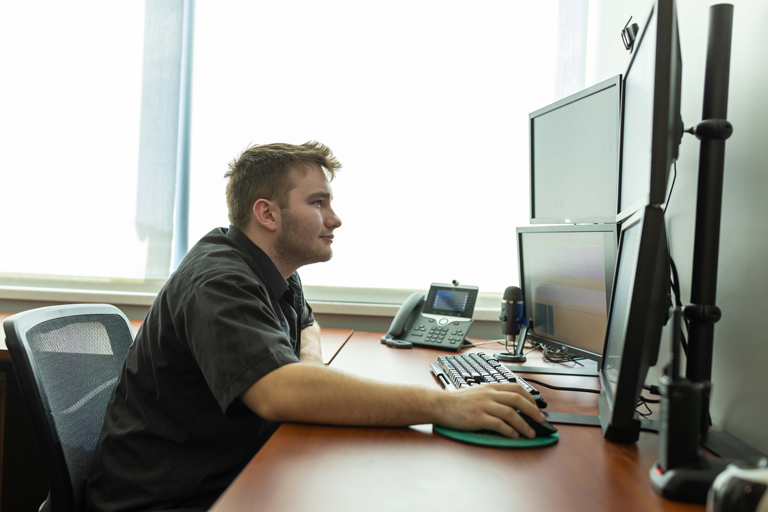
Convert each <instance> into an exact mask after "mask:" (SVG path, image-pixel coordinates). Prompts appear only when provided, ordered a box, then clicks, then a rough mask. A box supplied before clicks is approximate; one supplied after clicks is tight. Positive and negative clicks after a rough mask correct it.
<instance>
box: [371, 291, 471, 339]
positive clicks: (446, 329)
mask: <svg viewBox="0 0 768 512" xmlns="http://www.w3.org/2000/svg"><path fill="white" fill-rule="evenodd" d="M478 291H479V289H478V287H477V286H463V285H459V283H458V282H456V281H454V284H440V283H432V285H431V286H430V287H429V292H428V293H427V295H426V296H425V295H424V294H423V293H413V294H411V296H410V297H408V299H406V301H405V302H404V303H403V305H402V306H401V307H400V310H399V311H398V312H397V314H396V315H395V318H394V319H393V320H392V325H391V326H390V327H389V330H388V331H387V334H385V335H384V336H383V337H382V338H381V342H382V343H385V344H386V345H388V346H391V347H394V348H411V346H413V345H419V346H422V347H430V348H439V349H443V350H458V348H459V347H460V346H461V344H462V342H463V341H464V338H466V336H467V332H469V329H470V327H472V313H473V312H474V311H475V302H476V301H477V293H478Z"/></svg>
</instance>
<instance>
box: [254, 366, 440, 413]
mask: <svg viewBox="0 0 768 512" xmlns="http://www.w3.org/2000/svg"><path fill="white" fill-rule="evenodd" d="M441 394H442V391H438V390H429V389H426V388H418V387H415V386H399V385H393V384H385V383H382V382H377V381H373V380H370V379H363V378H360V377H357V376H353V375H349V374H346V373H343V372H341V371H338V370H334V369H332V368H327V367H318V366H314V365H303V364H291V365H287V366H283V367H282V368H279V369H277V370H275V371H274V372H272V373H270V374H269V375H267V376H265V377H263V378H262V379H261V380H260V381H259V382H257V383H256V384H254V386H253V387H252V388H251V389H249V390H248V391H246V393H245V394H244V395H243V397H242V398H243V401H245V403H246V404H247V405H249V406H250V407H251V408H252V409H254V410H255V411H256V412H257V414H259V415H260V416H262V417H264V418H265V419H270V420H273V421H295V422H304V423H323V424H330V425H360V426H373V425H378V426H406V425H415V424H420V423H431V422H433V421H434V418H435V410H436V408H437V407H438V402H439V395H441Z"/></svg>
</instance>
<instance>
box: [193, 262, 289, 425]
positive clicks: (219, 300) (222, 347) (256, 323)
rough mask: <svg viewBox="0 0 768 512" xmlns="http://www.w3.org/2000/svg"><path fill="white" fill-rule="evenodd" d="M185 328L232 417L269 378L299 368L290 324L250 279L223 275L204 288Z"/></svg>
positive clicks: (216, 394) (196, 295)
mask: <svg viewBox="0 0 768 512" xmlns="http://www.w3.org/2000/svg"><path fill="white" fill-rule="evenodd" d="M184 322H185V330H186V332H187V338H188V340H189V345H190V350H191V352H192V355H193V357H194V358H195V360H196V361H197V364H198V366H199V367H200V370H201V371H202V373H203V377H204V378H205V380H206V382H207V384H208V387H209V388H210V390H211V392H212V393H213V395H214V397H215V398H216V401H217V402H218V404H219V406H220V407H221V410H222V411H224V413H225V414H227V415H230V413H231V412H232V411H231V409H232V405H233V402H234V401H235V399H237V398H238V397H239V396H240V395H241V394H242V393H243V392H245V391H246V390H247V389H248V388H249V387H251V386H252V385H253V384H254V383H255V382H257V381H258V380H259V379H261V378H262V377H263V376H265V375H267V374H268V373H270V372H272V371H273V370H276V369H277V368H280V367H281V366H284V365H286V364H290V363H297V362H299V359H298V357H297V356H296V354H295V352H294V351H293V348H292V347H291V340H290V336H289V332H290V331H289V329H288V325H287V324H286V323H285V319H284V318H282V317H280V318H278V316H277V314H276V313H275V311H274V309H273V308H272V307H271V301H270V298H269V296H268V292H267V290H266V288H265V287H264V286H263V285H261V284H260V283H259V282H257V281H256V280H254V279H252V278H250V277H249V276H245V275H242V274H238V273H231V274H227V275H223V276H221V275H220V276H217V277H216V278H215V279H210V280H208V281H207V282H205V283H203V284H202V285H200V286H199V287H198V288H197V289H196V290H195V292H194V293H193V295H192V297H191V298H190V300H189V302H188V303H187V305H186V307H185V308H184Z"/></svg>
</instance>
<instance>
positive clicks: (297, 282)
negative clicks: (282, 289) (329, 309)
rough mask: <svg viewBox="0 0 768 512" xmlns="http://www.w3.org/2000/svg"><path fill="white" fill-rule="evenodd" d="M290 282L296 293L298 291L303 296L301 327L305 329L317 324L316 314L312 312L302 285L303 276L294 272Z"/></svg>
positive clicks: (289, 279)
mask: <svg viewBox="0 0 768 512" xmlns="http://www.w3.org/2000/svg"><path fill="white" fill-rule="evenodd" d="M288 284H289V285H290V286H292V287H293V290H294V293H298V294H299V296H300V297H301V305H302V306H301V307H302V310H301V312H300V314H301V329H302V330H304V329H306V328H307V327H311V326H313V325H315V315H313V314H312V307H311V306H310V305H309V303H308V302H307V301H306V299H305V298H304V289H303V288H302V286H301V277H299V273H298V272H294V273H293V274H292V275H291V277H289V278H288Z"/></svg>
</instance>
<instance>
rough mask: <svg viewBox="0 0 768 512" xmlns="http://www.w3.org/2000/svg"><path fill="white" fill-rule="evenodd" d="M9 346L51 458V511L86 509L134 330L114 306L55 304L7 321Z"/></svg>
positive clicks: (44, 451)
mask: <svg viewBox="0 0 768 512" xmlns="http://www.w3.org/2000/svg"><path fill="white" fill-rule="evenodd" d="M3 327H4V329H5V332H6V342H7V345H8V349H9V352H10V354H11V360H12V363H13V366H14V370H15V371H16V375H17V378H18V380H19V387H20V389H21V393H22V397H23V398H24V403H25V405H26V407H27V410H28V411H29V415H30V418H31V420H32V425H33V428H34V430H35V435H36V437H37V440H38V443H39V444H40V451H41V453H42V455H43V457H44V459H45V461H44V462H45V466H46V470H47V472H48V482H49V485H50V493H49V496H48V500H47V501H48V503H46V508H49V509H50V510H62V511H69V510H75V511H76V510H82V509H83V508H84V507H83V493H84V490H85V481H86V478H87V476H88V471H89V469H90V465H91V460H92V458H93V452H94V449H95V448H96V442H97V440H98V438H99V433H100V431H101V426H102V423H103V422H104V413H105V411H106V407H107V403H108V402H109V399H110V396H111V395H112V390H113V388H114V387H115V383H116V382H117V378H118V376H119V375H120V371H121V369H122V366H123V364H124V362H125V357H126V354H127V352H128V348H129V346H130V345H131V343H132V342H133V332H132V331H131V326H130V323H129V322H128V319H127V318H126V317H125V315H124V314H123V313H122V312H120V310H118V309H117V308H115V307H114V306H108V305H93V304H85V305H73V306H54V307H50V308H40V309H37V310H32V311H27V312H24V313H20V314H19V315H15V316H12V317H9V318H7V319H6V320H5V322H3Z"/></svg>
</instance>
